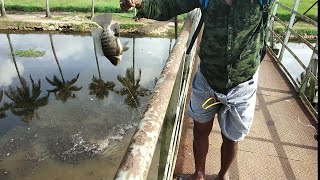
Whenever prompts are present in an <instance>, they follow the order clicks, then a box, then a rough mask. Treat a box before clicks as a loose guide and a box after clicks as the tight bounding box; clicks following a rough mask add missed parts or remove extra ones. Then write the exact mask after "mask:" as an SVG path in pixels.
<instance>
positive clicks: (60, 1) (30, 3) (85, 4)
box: [5, 0, 122, 13]
mask: <svg viewBox="0 0 320 180" xmlns="http://www.w3.org/2000/svg"><path fill="white" fill-rule="evenodd" d="M49 7H50V11H65V12H74V11H76V12H90V11H91V0H72V1H70V0H50V1H49ZM5 8H6V10H16V11H27V12H36V11H44V10H45V1H44V0H5ZM95 11H96V12H111V13H119V12H122V10H121V9H120V6H119V0H95Z"/></svg>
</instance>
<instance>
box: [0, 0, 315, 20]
mask: <svg viewBox="0 0 320 180" xmlns="http://www.w3.org/2000/svg"><path fill="white" fill-rule="evenodd" d="M294 1H295V0H280V2H281V3H283V4H285V5H286V6H288V7H291V8H292V7H293V5H294ZM315 1H316V0H301V2H300V5H299V9H298V11H299V12H300V13H301V14H303V13H304V12H305V11H306V10H307V9H308V8H309V7H310V6H311V5H312V4H313V3H314V2H315ZM49 5H50V10H51V11H64V12H91V0H72V1H70V0H50V1H49ZM5 7H6V9H7V10H15V11H26V12H37V11H39V12H40V11H44V9H45V1H44V0H37V1H35V0H5ZM95 11H96V12H111V13H120V12H122V11H121V9H120V7H119V0H95ZM317 12H318V5H315V6H314V7H313V8H312V9H311V10H310V11H309V12H308V13H307V14H306V15H307V16H308V17H310V18H312V19H314V20H317V19H318V13H317ZM277 15H278V16H279V17H280V18H281V19H282V20H284V21H288V20H289V19H290V12H288V11H287V10H285V9H283V8H281V7H278V14H277Z"/></svg>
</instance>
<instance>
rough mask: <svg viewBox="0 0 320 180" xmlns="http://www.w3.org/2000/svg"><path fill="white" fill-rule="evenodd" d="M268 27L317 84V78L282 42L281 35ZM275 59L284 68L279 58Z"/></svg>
mask: <svg viewBox="0 0 320 180" xmlns="http://www.w3.org/2000/svg"><path fill="white" fill-rule="evenodd" d="M268 29H269V31H270V32H271V33H272V34H273V35H274V37H276V39H277V40H278V41H279V42H280V43H281V44H282V45H283V47H285V48H286V50H287V51H288V52H290V54H291V55H292V56H293V57H294V59H295V60H297V61H298V63H299V64H300V65H301V67H302V68H303V69H304V70H305V71H306V72H307V74H308V75H310V77H311V78H312V79H313V80H315V81H316V83H317V85H318V78H317V77H316V76H315V75H314V74H313V73H312V72H310V70H309V69H308V68H307V67H306V66H305V65H304V64H303V63H302V62H301V60H300V59H299V58H298V56H297V55H296V54H295V53H294V52H293V51H292V50H291V49H290V48H289V47H288V46H287V45H285V44H284V42H283V40H282V39H281V37H279V35H278V34H277V33H275V32H274V31H273V30H271V29H270V28H268ZM277 61H278V63H280V64H281V66H282V67H283V68H285V67H284V66H283V64H282V62H281V61H280V60H278V59H277ZM287 73H288V75H289V76H290V77H291V79H293V78H292V76H291V75H290V74H289V72H287Z"/></svg>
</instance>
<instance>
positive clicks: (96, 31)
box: [91, 28, 104, 56]
mask: <svg viewBox="0 0 320 180" xmlns="http://www.w3.org/2000/svg"><path fill="white" fill-rule="evenodd" d="M102 32H103V30H102V29H101V28H93V29H92V30H91V35H92V38H93V42H94V45H95V47H96V53H97V54H99V55H100V56H104V54H103V50H102V46H101V33H102Z"/></svg>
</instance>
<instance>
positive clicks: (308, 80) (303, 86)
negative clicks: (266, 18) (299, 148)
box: [267, 0, 318, 119]
mask: <svg viewBox="0 0 320 180" xmlns="http://www.w3.org/2000/svg"><path fill="white" fill-rule="evenodd" d="M274 3H275V4H274V7H273V10H272V14H271V16H270V22H269V25H268V27H267V40H268V41H269V43H268V44H270V46H269V47H270V48H269V50H270V52H271V55H272V56H273V57H274V59H275V60H276V61H277V63H278V65H279V66H280V67H281V69H282V70H283V71H284V73H285V74H286V76H287V77H288V78H289V80H290V82H291V83H292V84H293V86H294V88H295V89H296V91H297V92H298V93H299V95H300V97H301V98H302V100H303V102H304V103H305V104H306V105H307V107H308V109H309V110H310V111H311V113H312V115H313V116H314V117H315V118H316V119H317V118H318V112H317V110H316V107H315V106H317V104H318V36H317V37H316V39H315V41H316V43H315V45H312V43H311V42H310V41H308V40H306V39H305V38H303V36H302V35H301V34H299V33H298V32H296V31H295V30H293V26H294V24H295V19H296V16H298V17H299V20H300V21H304V22H306V23H308V24H311V25H313V26H315V27H318V22H316V21H314V20H312V19H310V18H309V17H307V16H305V15H303V14H300V13H299V12H297V9H298V6H299V3H300V0H295V3H294V7H293V8H289V7H287V6H286V5H284V4H282V3H280V2H279V0H276V1H275V2H274ZM278 6H280V7H281V8H283V9H285V10H287V11H289V12H290V13H291V17H290V21H289V23H288V24H287V23H285V22H283V21H282V20H280V18H278V17H277V15H276V14H277V9H278ZM275 21H277V22H278V23H279V24H281V25H282V26H283V27H284V28H285V29H286V32H285V34H284V37H283V38H282V37H281V36H280V35H279V34H277V33H276V32H275V28H274V27H275ZM291 34H293V35H294V36H295V37H296V38H298V40H299V41H300V42H302V43H304V44H306V46H307V47H308V48H310V49H311V50H312V55H311V56H310V57H308V58H310V61H309V64H308V66H306V65H304V64H303V62H302V60H301V59H300V58H299V57H298V56H297V55H296V53H295V52H293V50H291V49H290V47H288V43H289V38H290V36H291ZM275 41H277V42H278V43H281V45H282V46H281V49H280V53H278V52H277V51H276V48H275ZM285 51H288V52H289V53H290V54H291V55H292V56H293V58H294V59H295V60H296V61H297V62H298V64H299V65H300V66H301V67H302V68H303V69H304V72H303V74H302V77H303V78H302V80H301V83H297V82H296V81H295V79H294V78H293V76H292V75H291V74H290V73H289V71H288V69H287V68H286V67H285V66H284V65H283V63H282V59H283V55H284V52H285ZM304 58H307V57H304Z"/></svg>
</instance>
